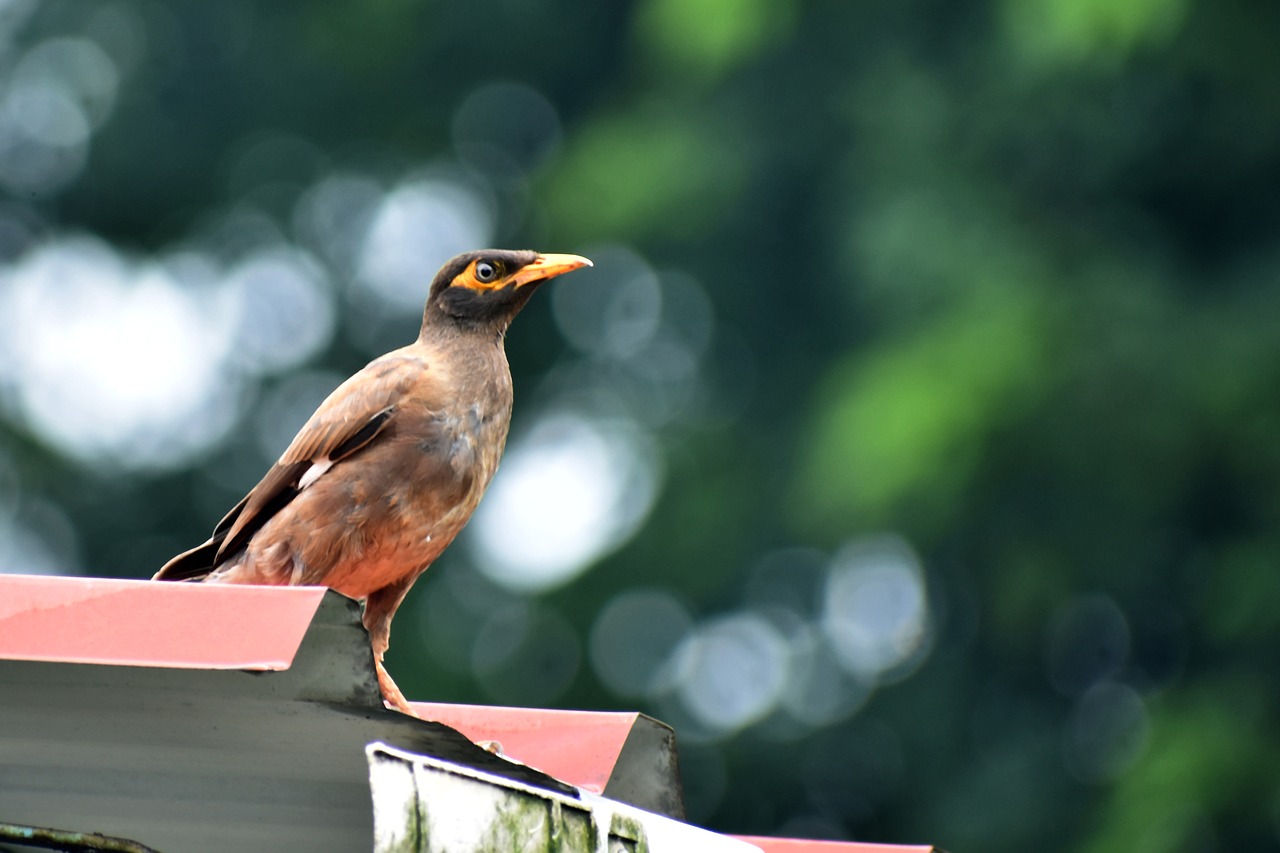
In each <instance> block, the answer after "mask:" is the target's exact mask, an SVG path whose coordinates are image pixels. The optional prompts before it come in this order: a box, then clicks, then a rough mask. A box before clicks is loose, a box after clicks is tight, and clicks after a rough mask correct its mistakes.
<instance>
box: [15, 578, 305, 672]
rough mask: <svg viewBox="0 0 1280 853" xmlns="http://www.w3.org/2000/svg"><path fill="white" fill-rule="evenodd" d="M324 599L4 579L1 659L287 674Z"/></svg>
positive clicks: (245, 590) (193, 587) (230, 589)
mask: <svg viewBox="0 0 1280 853" xmlns="http://www.w3.org/2000/svg"><path fill="white" fill-rule="evenodd" d="M325 592H326V590H325V589H324V588H323V587H260V586H240V585H231V584H185V583H154V582H152V581H128V580H104V579H100V578H64V577H41V576H31V575H4V574H0V658H4V659H7V660H33V661H59V662H64V663H95V664H112V665H125V666H163V667H172V668H180V669H254V670H279V669H288V668H289V665H290V664H291V663H292V662H293V657H294V655H295V654H296V653H297V651H298V646H299V645H300V644H301V643H302V637H303V635H304V634H306V632H307V626H308V625H309V624H310V623H311V618H312V617H313V616H314V615H315V612H316V608H317V607H319V606H320V599H322V598H323V597H324V594H325Z"/></svg>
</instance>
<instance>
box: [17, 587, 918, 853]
mask: <svg viewBox="0 0 1280 853" xmlns="http://www.w3.org/2000/svg"><path fill="white" fill-rule="evenodd" d="M326 593H327V590H326V589H324V588H323V587H256V586H241V585H217V584H182V583H154V582H151V581H128V580H105V579H97V578H65V577H44V576H26V575H5V574H0V660H10V661H36V662H47V663H74V664H105V665H114V666H143V667H159V668H171V669H185V670H200V669H208V670H289V669H290V667H291V666H293V664H294V661H295V657H296V656H297V653H298V649H299V646H300V645H301V643H302V640H303V637H304V635H306V634H307V631H308V628H309V627H310V626H311V624H312V620H313V619H314V617H315V616H316V613H317V610H318V608H319V607H320V606H321V602H322V600H323V599H324V597H325V595H326ZM348 618H350V619H352V620H353V621H354V623H356V624H355V625H354V628H355V629H357V630H358V629H359V625H358V618H357V617H356V615H355V614H354V612H353V613H352V615H351V616H350V617H348ZM344 630H349V629H344ZM367 666H368V667H369V668H370V669H371V667H372V658H371V657H370V659H369V661H368V664H367ZM367 675H368V677H369V678H372V674H371V672H370V673H367ZM375 689H376V688H375ZM375 695H376V694H375ZM414 705H415V709H416V710H417V711H418V712H419V713H420V714H421V715H422V717H423V718H425V719H428V720H434V721H436V722H439V723H443V724H444V725H446V726H449V727H451V728H453V729H457V730H458V731H460V732H462V733H463V734H464V735H466V737H468V738H470V739H471V740H473V741H497V742H499V743H500V744H501V745H502V748H503V752H504V753H505V754H506V755H507V756H509V757H511V758H514V759H515V760H517V761H519V762H521V763H523V764H527V765H529V766H530V767H532V768H537V769H539V770H542V771H544V772H545V773H548V774H549V775H551V776H554V777H556V778H557V779H560V780H562V781H564V782H567V783H569V784H571V785H574V786H576V787H580V788H583V789H585V790H588V791H592V792H595V793H599V792H602V791H605V789H606V788H608V787H609V785H610V781H611V778H612V779H614V780H615V782H616V777H614V773H615V767H616V766H617V765H618V759H619V756H620V754H621V753H622V751H623V748H624V746H625V745H626V743H627V740H628V738H629V737H631V736H632V733H633V731H634V730H635V729H636V726H637V721H638V720H639V719H640V718H641V716H642V715H639V714H636V713H634V712H628V713H616V712H591V711H551V710H540V709H529V708H501V707H488V706H474V705H449V704H438V703H427V702H423V703H414ZM393 716H395V715H393ZM401 719H403V718H401ZM646 719H647V718H646ZM406 722H408V721H406ZM647 722H649V723H650V724H652V725H651V727H655V726H660V724H655V723H654V721H652V720H648V721H647ZM661 728H662V729H663V731H664V732H665V734H666V735H667V736H668V737H669V736H670V733H669V730H666V729H665V727H661ZM445 731H447V730H445ZM463 743H465V741H464V742H463ZM645 748H646V749H647V748H648V745H647V744H646V745H645ZM672 749H674V747H672ZM738 837H739V838H741V839H742V840H743V841H747V842H749V843H751V844H754V845H756V846H757V847H759V848H760V849H761V850H762V851H764V853H928V851H931V850H933V849H934V848H931V847H928V846H923V847H902V846H889V845H879V844H857V843H851V842H833V841H804V840H799V839H779V838H762V837H749V836H738Z"/></svg>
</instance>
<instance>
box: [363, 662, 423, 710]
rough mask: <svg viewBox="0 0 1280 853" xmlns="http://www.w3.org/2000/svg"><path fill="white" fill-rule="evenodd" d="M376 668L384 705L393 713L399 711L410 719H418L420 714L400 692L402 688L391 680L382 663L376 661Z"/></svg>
mask: <svg viewBox="0 0 1280 853" xmlns="http://www.w3.org/2000/svg"><path fill="white" fill-rule="evenodd" d="M374 667H375V669H376V670H377V672H378V689H379V690H381V691H382V704H383V705H385V706H386V707H387V709H388V710H391V711H399V712H400V713H402V714H407V715H408V716H410V717H415V718H417V717H418V712H417V711H415V710H413V706H411V705H410V704H409V700H408V699H406V698H404V694H403V693H401V692H400V688H399V687H397V686H396V683H395V682H394V681H392V680H391V675H390V674H389V673H388V672H387V670H386V668H385V667H383V665H382V661H375V662H374Z"/></svg>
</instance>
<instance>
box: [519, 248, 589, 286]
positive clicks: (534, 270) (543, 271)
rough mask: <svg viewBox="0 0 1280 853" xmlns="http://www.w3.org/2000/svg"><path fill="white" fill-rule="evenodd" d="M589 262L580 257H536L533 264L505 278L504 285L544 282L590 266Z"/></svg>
mask: <svg viewBox="0 0 1280 853" xmlns="http://www.w3.org/2000/svg"><path fill="white" fill-rule="evenodd" d="M591 265H592V264H591V261H589V260H587V259H586V258H584V257H582V256H581V255H538V257H536V258H534V260H533V263H531V264H527V265H525V266H523V267H521V268H520V269H518V270H516V271H515V273H514V274H512V275H510V276H508V277H507V280H506V281H505V282H503V283H504V284H514V285H515V286H516V287H523V286H524V285H526V284H532V283H533V282H535V281H546V280H547V279H549V278H555V277H556V276H558V275H564V274H565V273H567V272H573V271H574V270H578V269H582V268H583V267H589V266H591Z"/></svg>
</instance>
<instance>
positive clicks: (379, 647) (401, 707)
mask: <svg viewBox="0 0 1280 853" xmlns="http://www.w3.org/2000/svg"><path fill="white" fill-rule="evenodd" d="M414 580H416V577H410V578H407V579H406V580H403V581H401V582H399V583H395V584H392V585H391V586H387V587H383V588H382V589H380V590H378V591H377V592H374V593H372V594H371V595H370V596H369V597H368V598H367V599H365V602H364V619H363V621H364V627H365V630H367V631H368V632H369V642H370V643H371V644H372V645H373V664H374V668H375V669H376V670H377V673H378V687H379V688H381V690H382V701H383V702H384V703H385V704H386V706H387V707H388V708H391V709H392V710H395V711H400V712H401V713H403V714H408V715H409V716H411V717H416V716H418V715H417V714H416V713H415V712H414V710H413V708H411V707H410V706H409V702H408V700H406V699H405V698H404V694H403V693H401V692H400V688H399V687H397V686H396V683H395V682H394V681H392V680H391V676H390V675H389V674H388V673H387V670H386V667H384V666H383V665H382V657H383V655H385V654H386V653H387V648H388V647H389V646H390V645H391V617H392V616H394V615H395V612H396V608H397V607H399V606H400V602H401V601H403V600H404V596H405V593H407V592H408V591H409V587H411V586H413V582H414Z"/></svg>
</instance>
